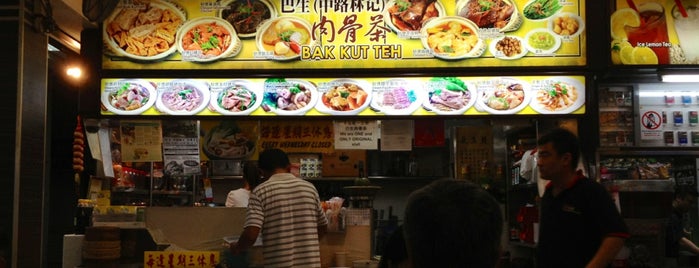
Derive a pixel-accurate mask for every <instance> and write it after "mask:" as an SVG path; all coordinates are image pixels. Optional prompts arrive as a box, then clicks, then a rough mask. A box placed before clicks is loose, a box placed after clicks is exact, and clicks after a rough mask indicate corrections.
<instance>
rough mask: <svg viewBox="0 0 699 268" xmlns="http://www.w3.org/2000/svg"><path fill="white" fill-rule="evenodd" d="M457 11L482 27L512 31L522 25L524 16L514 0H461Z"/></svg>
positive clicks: (499, 30) (457, 5)
mask: <svg viewBox="0 0 699 268" xmlns="http://www.w3.org/2000/svg"><path fill="white" fill-rule="evenodd" d="M456 12H457V14H458V15H459V16H461V17H464V18H467V19H469V20H470V21H473V22H474V23H475V24H476V25H477V26H478V27H479V28H480V29H492V28H494V29H497V30H498V32H512V31H516V30H517V29H519V27H520V26H522V17H521V16H520V15H519V12H517V5H515V3H513V2H512V0H459V1H458V2H457V3H456Z"/></svg>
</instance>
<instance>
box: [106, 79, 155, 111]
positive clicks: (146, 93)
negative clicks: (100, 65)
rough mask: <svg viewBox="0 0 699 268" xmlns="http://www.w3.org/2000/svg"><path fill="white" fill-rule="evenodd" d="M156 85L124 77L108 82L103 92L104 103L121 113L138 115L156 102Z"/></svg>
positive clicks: (109, 109)
mask: <svg viewBox="0 0 699 268" xmlns="http://www.w3.org/2000/svg"><path fill="white" fill-rule="evenodd" d="M155 99H156V91H155V86H154V85H153V84H152V83H150V82H148V81H146V80H141V79H122V80H119V81H116V82H114V83H108V84H107V85H106V86H105V89H104V92H102V105H103V106H104V107H105V108H106V109H107V110H108V111H110V112H112V113H115V114H119V115H137V114H141V113H143V112H145V111H146V110H148V109H150V108H151V107H152V106H153V104H154V103H155Z"/></svg>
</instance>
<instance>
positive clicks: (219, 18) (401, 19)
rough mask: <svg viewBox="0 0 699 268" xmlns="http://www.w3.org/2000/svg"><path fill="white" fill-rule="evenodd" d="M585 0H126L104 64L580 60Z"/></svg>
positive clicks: (318, 65) (108, 24) (286, 65)
mask: <svg viewBox="0 0 699 268" xmlns="http://www.w3.org/2000/svg"><path fill="white" fill-rule="evenodd" d="M584 6H585V1H584V0H532V1H513V0H501V1H494V0H493V1H482V0H424V1H418V0H414V1H408V0H358V1H334V0H301V1H296V0H294V1H291V0H227V1H226V0H224V1H214V0H190V1H186V0H173V1H168V0H150V1H136V0H122V1H121V2H120V3H119V5H118V6H117V8H116V9H115V10H114V11H113V13H112V14H111V15H110V16H109V17H107V18H106V19H105V21H104V23H103V29H102V30H103V32H102V37H103V42H104V48H105V49H104V50H103V52H104V53H103V57H102V62H103V68H104V69H158V70H161V69H328V68H426V67H483V66H486V67H488V66H490V67H497V66H508V67H511V66H584V65H585V64H586V50H585V43H586V42H585V41H586V31H585V9H584Z"/></svg>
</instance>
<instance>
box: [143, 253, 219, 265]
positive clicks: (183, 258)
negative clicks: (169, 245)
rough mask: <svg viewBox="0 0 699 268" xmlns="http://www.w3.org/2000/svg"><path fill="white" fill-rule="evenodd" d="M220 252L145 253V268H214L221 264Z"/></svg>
mask: <svg viewBox="0 0 699 268" xmlns="http://www.w3.org/2000/svg"><path fill="white" fill-rule="evenodd" d="M219 256H220V253H219V252H218V251H145V252H144V253H143V267H145V268H213V267H216V264H218V263H219V261H220V259H219Z"/></svg>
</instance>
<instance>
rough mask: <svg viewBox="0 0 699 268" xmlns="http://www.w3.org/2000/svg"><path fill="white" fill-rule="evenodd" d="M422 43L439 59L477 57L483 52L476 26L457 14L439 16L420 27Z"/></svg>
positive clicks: (483, 48) (482, 44) (483, 47)
mask: <svg viewBox="0 0 699 268" xmlns="http://www.w3.org/2000/svg"><path fill="white" fill-rule="evenodd" d="M422 36H423V37H422V38H421V40H422V45H423V47H425V48H427V49H429V50H430V51H431V52H432V54H433V55H434V56H435V57H437V58H440V59H445V60H457V59H464V58H477V57H480V56H481V55H482V54H483V52H485V49H486V47H485V41H483V39H481V38H479V36H478V26H477V25H476V24H475V23H473V22H472V21H470V20H468V19H466V18H463V17H458V16H449V17H439V18H436V19H433V20H430V21H428V22H427V23H425V25H424V26H423V27H422Z"/></svg>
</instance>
